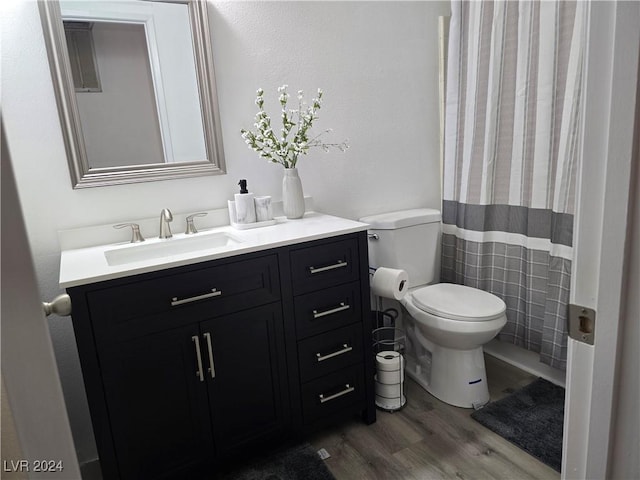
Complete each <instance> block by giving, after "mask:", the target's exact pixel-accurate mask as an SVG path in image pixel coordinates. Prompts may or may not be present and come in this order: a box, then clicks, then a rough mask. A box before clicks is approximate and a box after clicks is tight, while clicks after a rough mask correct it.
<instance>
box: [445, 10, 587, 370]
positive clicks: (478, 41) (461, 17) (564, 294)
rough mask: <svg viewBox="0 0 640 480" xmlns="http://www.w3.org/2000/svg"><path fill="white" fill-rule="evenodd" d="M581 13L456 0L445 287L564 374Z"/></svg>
mask: <svg viewBox="0 0 640 480" xmlns="http://www.w3.org/2000/svg"><path fill="white" fill-rule="evenodd" d="M584 8H585V7H584V4H583V3H582V2H573V1H556V2H548V1H519V2H511V1H494V2H490V1H482V2H476V1H460V0H454V1H453V2H452V16H451V24H450V32H449V49H448V64H447V97H446V107H445V108H446V109H445V115H446V116H445V140H444V169H443V172H444V173H443V175H444V196H443V208H442V215H443V236H442V247H443V248H442V281H444V282H454V283H460V284H464V285H469V286H472V287H477V288H481V289H483V290H486V291H489V292H491V293H493V294H495V295H497V296H499V297H500V298H502V299H503V300H504V301H505V303H506V305H507V319H508V321H507V325H506V326H505V327H504V329H503V330H502V332H501V333H500V335H499V339H500V340H502V341H507V342H511V343H514V344H516V345H519V346H522V347H525V348H527V349H529V350H533V351H536V352H539V353H540V359H541V361H542V362H544V363H546V364H549V365H551V366H553V367H556V368H560V369H564V368H566V348H567V325H566V323H567V303H568V299H569V284H570V278H571V259H572V236H573V213H574V197H575V183H576V182H575V177H576V168H577V161H578V145H579V142H578V131H579V129H578V125H579V112H580V110H579V105H580V95H581V89H580V86H581V76H582V55H583V26H584V15H585V12H584Z"/></svg>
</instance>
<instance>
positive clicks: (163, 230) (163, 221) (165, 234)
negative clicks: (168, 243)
mask: <svg viewBox="0 0 640 480" xmlns="http://www.w3.org/2000/svg"><path fill="white" fill-rule="evenodd" d="M172 220H173V215H171V211H170V210H169V209H168V208H163V209H162V212H160V238H171V237H173V234H172V233H171V227H170V226H169V222H171V221H172Z"/></svg>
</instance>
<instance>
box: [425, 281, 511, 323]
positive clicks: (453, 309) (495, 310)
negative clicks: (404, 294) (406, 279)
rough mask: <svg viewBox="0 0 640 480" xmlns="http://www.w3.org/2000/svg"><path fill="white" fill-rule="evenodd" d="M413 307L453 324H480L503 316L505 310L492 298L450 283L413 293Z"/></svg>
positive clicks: (497, 299)
mask: <svg viewBox="0 0 640 480" xmlns="http://www.w3.org/2000/svg"><path fill="white" fill-rule="evenodd" d="M413 303H414V305H415V306H416V307H418V308H419V309H420V310H422V311H424V312H427V313H431V314H432V315H437V316H439V317H445V318H449V319H452V320H464V321H466V322H481V321H485V320H492V319H494V318H497V317H499V316H501V315H503V314H504V312H505V310H506V309H507V306H506V305H505V303H504V302H503V301H502V300H501V299H500V298H498V297H496V296H495V295H493V294H491V293H489V292H485V291H483V290H479V289H477V288H472V287H467V286H465V285H456V284H453V283H439V284H436V285H430V286H428V287H424V288H419V289H417V290H415V291H414V292H413Z"/></svg>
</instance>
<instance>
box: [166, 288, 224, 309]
mask: <svg viewBox="0 0 640 480" xmlns="http://www.w3.org/2000/svg"><path fill="white" fill-rule="evenodd" d="M220 295H222V290H217V289H215V288H212V289H211V293H204V294H202V295H196V296H195V297H189V298H183V299H182V300H178V297H173V298H172V299H171V306H172V307H176V306H178V305H183V304H185V303H191V302H197V301H198V300H203V299H205V298H211V297H219V296H220Z"/></svg>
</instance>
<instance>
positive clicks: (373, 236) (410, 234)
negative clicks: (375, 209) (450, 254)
mask: <svg viewBox="0 0 640 480" xmlns="http://www.w3.org/2000/svg"><path fill="white" fill-rule="evenodd" d="M440 219H441V216H440V212H439V211H438V210H433V209H430V208H418V209H413V210H402V211H398V212H390V213H382V214H379V215H371V216H368V217H363V218H361V219H360V221H361V222H363V223H368V224H369V229H368V231H369V266H370V267H373V268H378V267H388V268H399V269H402V270H405V271H406V272H407V274H408V275H409V287H410V288H413V287H417V286H420V285H427V284H430V283H437V282H438V281H439V280H440Z"/></svg>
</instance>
